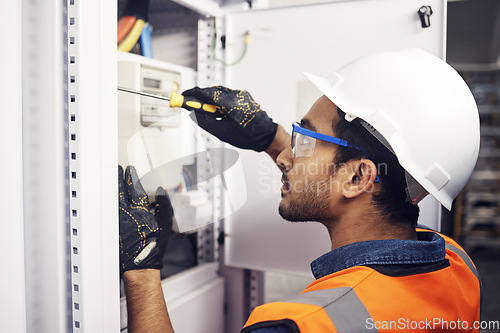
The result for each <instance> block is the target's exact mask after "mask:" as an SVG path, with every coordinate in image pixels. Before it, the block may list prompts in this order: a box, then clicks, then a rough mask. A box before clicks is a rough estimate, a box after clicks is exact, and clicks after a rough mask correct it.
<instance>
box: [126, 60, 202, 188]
mask: <svg viewBox="0 0 500 333" xmlns="http://www.w3.org/2000/svg"><path fill="white" fill-rule="evenodd" d="M194 80H195V73H194V71H193V70H192V69H190V68H186V67H182V66H177V65H173V64H168V63H165V62H162V61H157V60H153V59H149V58H145V57H141V56H137V55H134V54H129V53H121V52H119V54H118V86H119V87H124V88H129V89H133V90H136V91H142V92H147V93H151V94H155V95H160V96H170V94H171V93H172V92H178V91H182V90H183V89H186V88H189V87H192V86H193V84H194ZM195 127H196V125H195V124H194V123H193V122H192V121H191V120H190V119H189V118H188V114H187V112H186V111H183V110H181V109H179V108H170V106H169V104H168V102H167V101H165V100H161V99H156V98H153V97H147V96H142V95H138V94H133V93H129V92H122V91H120V92H118V136H119V138H118V155H119V157H118V160H119V164H120V165H122V166H123V167H124V168H125V167H126V166H127V165H133V166H134V167H135V168H136V170H137V173H138V175H139V177H140V178H141V182H142V185H143V186H144V189H145V190H146V192H147V193H148V194H149V195H152V194H154V193H155V191H156V189H157V187H158V186H160V185H161V186H163V187H165V188H167V189H174V188H176V187H178V186H179V185H180V184H182V183H183V182H184V177H183V165H190V164H194V162H195V155H194V153H195V147H196V142H195V130H196V128H195Z"/></svg>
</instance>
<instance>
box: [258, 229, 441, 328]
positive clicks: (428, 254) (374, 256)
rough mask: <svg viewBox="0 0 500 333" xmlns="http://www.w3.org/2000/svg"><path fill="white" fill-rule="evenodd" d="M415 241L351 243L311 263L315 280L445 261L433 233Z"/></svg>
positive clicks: (390, 240)
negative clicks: (373, 268)
mask: <svg viewBox="0 0 500 333" xmlns="http://www.w3.org/2000/svg"><path fill="white" fill-rule="evenodd" d="M417 236H418V240H404V239H387V240H373V241H364V242H358V243H353V244H349V245H345V246H342V247H340V248H338V249H335V250H333V251H330V252H328V253H326V254H324V255H322V256H321V257H319V258H318V259H316V260H314V261H313V262H312V263H311V270H312V273H313V275H314V277H315V278H316V279H320V278H322V277H324V276H327V275H330V274H333V273H335V272H338V271H341V270H344V269H347V268H350V267H354V266H365V265H383V266H387V267H394V268H396V267H400V266H402V265H404V267H409V266H412V264H413V265H417V264H426V263H429V264H430V263H434V262H439V261H442V260H444V259H445V255H446V250H445V242H444V239H443V238H442V237H441V236H439V235H438V234H437V233H435V232H425V231H424V232H417ZM290 332H293V330H291V329H290V328H289V327H287V326H285V325H276V326H271V327H265V328H260V329H256V330H253V331H252V333H290Z"/></svg>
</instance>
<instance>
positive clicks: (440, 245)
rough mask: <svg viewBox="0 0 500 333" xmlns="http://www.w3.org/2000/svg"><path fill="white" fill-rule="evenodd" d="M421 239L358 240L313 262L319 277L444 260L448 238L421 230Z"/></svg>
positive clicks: (313, 271) (312, 268)
mask: <svg viewBox="0 0 500 333" xmlns="http://www.w3.org/2000/svg"><path fill="white" fill-rule="evenodd" d="M417 236H418V240H405V239H386V240H373V241H365V242H358V243H353V244H349V245H345V246H342V247H339V248H338V249H335V250H333V251H330V252H328V253H326V254H324V255H322V256H321V257H319V258H318V259H316V260H314V261H313V262H312V263H311V270H312V273H313V275H314V277H315V278H316V279H320V278H322V277H324V276H327V275H330V274H332V273H335V272H338V271H341V270H343V269H347V268H350V267H354V266H365V265H404V264H427V263H433V262H437V261H441V260H444V257H445V255H446V251H445V243H444V239H443V238H442V237H441V236H439V235H438V234H436V233H434V232H418V233H417Z"/></svg>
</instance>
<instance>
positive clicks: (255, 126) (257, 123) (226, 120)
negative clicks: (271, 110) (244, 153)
mask: <svg viewBox="0 0 500 333" xmlns="http://www.w3.org/2000/svg"><path fill="white" fill-rule="evenodd" d="M182 94H183V95H184V96H193V97H195V98H197V99H199V100H200V101H202V102H204V103H208V104H213V105H216V106H218V107H219V108H220V110H221V111H222V112H223V113H224V116H223V117H222V118H220V116H218V115H216V114H214V115H212V114H207V113H205V112H200V111H195V112H193V115H192V116H195V117H196V121H197V123H198V125H199V126H200V127H201V128H203V129H204V130H206V131H207V132H209V133H211V134H213V135H215V136H216V137H218V138H219V139H220V140H222V141H224V142H227V143H229V144H231V145H233V146H235V147H238V148H243V149H252V150H255V151H259V152H260V151H264V150H266V149H267V148H268V147H269V146H270V145H271V143H272V142H273V140H274V137H275V135H276V131H277V129H278V124H276V123H275V122H273V120H272V119H271V118H269V116H268V115H267V114H266V112H265V111H262V110H261V108H260V105H259V104H258V103H256V102H255V101H254V100H253V98H252V96H250V94H249V93H248V92H247V91H244V90H231V89H228V88H226V87H221V86H219V87H211V88H199V87H195V88H193V89H190V90H186V91H185V92H183V93H182Z"/></svg>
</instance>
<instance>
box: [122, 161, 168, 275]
mask: <svg viewBox="0 0 500 333" xmlns="http://www.w3.org/2000/svg"><path fill="white" fill-rule="evenodd" d="M118 188H119V203H120V206H119V213H120V214H119V216H120V274H121V275H123V273H124V272H125V271H128V270H133V269H145V268H155V269H161V268H162V266H163V255H164V253H165V249H166V248H167V243H168V239H169V238H170V234H171V232H172V218H173V216H174V211H173V209H172V205H171V203H170V199H169V197H168V195H167V193H166V192H165V190H164V189H163V188H161V187H158V190H157V191H156V205H155V211H154V214H152V213H150V212H149V200H148V196H147V195H146V192H145V191H144V188H143V187H142V185H141V183H140V182H139V177H138V176H137V172H136V171H135V168H134V167H133V166H128V167H127V169H126V170H125V178H124V176H123V169H122V167H121V166H118Z"/></svg>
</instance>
